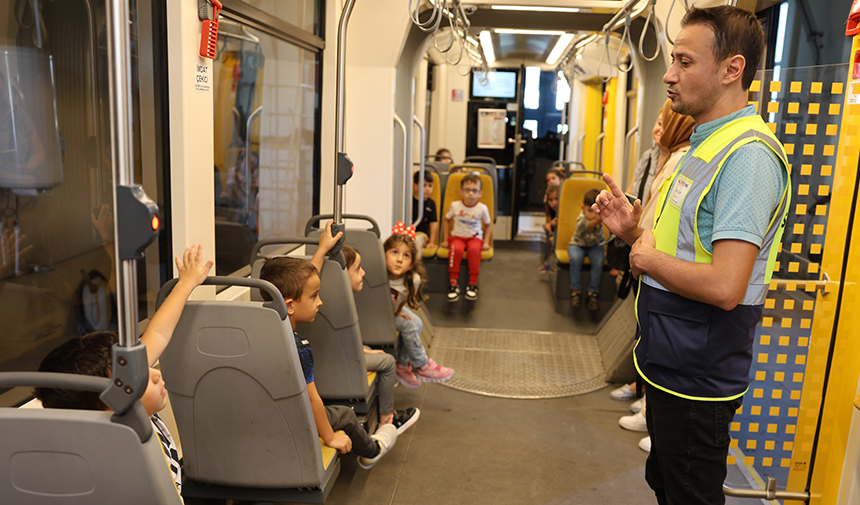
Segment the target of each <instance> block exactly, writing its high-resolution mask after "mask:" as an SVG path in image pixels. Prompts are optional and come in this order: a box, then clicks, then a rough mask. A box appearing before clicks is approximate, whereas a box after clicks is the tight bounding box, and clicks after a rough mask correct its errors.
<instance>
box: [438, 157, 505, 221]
mask: <svg viewBox="0 0 860 505" xmlns="http://www.w3.org/2000/svg"><path fill="white" fill-rule="evenodd" d="M467 172H478V173H480V174H481V175H482V176H483V175H486V176H488V177H489V178H490V179H491V180H492V181H493V182H492V184H491V185H490V186H487V184H486V183H484V193H486V192H487V191H492V193H493V199H494V201H498V199H499V173H498V171H497V170H496V165H495V164H494V163H481V162H465V161H464V162H463V163H459V164H452V165H451V166H450V167H448V180H446V182H445V190H444V192H445V193H447V191H448V189H447V188H448V181H449V180H450V176H451V175H454V174H458V173H467ZM459 191H460V189H459V182H458V183H457V193H458V194H459ZM495 221H496V216H495V214H494V215H493V222H495Z"/></svg>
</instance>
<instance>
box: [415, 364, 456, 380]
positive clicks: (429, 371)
mask: <svg viewBox="0 0 860 505" xmlns="http://www.w3.org/2000/svg"><path fill="white" fill-rule="evenodd" d="M415 375H417V376H418V379H419V380H421V381H422V382H445V381H446V380H448V379H450V378H451V376H452V375H454V369H453V368H448V367H444V366H440V365H439V364H438V363H436V362H435V361H433V360H432V359H431V360H429V361H427V363H426V364H425V365H424V366H422V367H421V368H418V369H416V370H415Z"/></svg>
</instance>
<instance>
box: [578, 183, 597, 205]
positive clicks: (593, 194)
mask: <svg viewBox="0 0 860 505" xmlns="http://www.w3.org/2000/svg"><path fill="white" fill-rule="evenodd" d="M599 194H600V190H599V189H597V188H591V189H589V190H588V191H586V192H585V197H583V199H582V203H584V204H585V205H587V206H589V207H591V206H592V205H594V202H596V201H597V195H599Z"/></svg>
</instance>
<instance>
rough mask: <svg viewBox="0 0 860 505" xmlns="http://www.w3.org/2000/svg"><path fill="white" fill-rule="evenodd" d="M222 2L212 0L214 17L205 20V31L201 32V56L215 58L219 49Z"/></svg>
mask: <svg viewBox="0 0 860 505" xmlns="http://www.w3.org/2000/svg"><path fill="white" fill-rule="evenodd" d="M221 7H222V5H221V2H219V1H218V0H212V8H213V15H212V19H205V20H203V32H202V33H201V34H200V56H202V57H203V58H209V59H210V60H214V59H215V52H216V51H217V49H218V18H219V17H220V15H221Z"/></svg>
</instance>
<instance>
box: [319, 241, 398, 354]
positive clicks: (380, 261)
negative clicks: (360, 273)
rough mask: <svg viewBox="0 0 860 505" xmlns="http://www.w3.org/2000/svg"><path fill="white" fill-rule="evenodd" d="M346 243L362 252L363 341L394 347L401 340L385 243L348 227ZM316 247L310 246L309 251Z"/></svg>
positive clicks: (359, 302)
mask: <svg viewBox="0 0 860 505" xmlns="http://www.w3.org/2000/svg"><path fill="white" fill-rule="evenodd" d="M319 235H320V230H314V231H311V232H310V233H309V234H308V236H309V237H319ZM345 243H346V244H347V245H349V246H352V247H354V248H355V249H356V250H357V251H358V253H359V254H361V267H362V268H363V269H364V273H365V275H364V288H362V290H361V291H359V292H358V293H353V295H355V309H356V311H358V315H359V317H358V325H359V327H360V328H361V340H362V341H363V342H364V344H365V345H373V346H393V345H394V344H396V343H397V328H396V327H395V326H394V309H393V307H392V306H391V287H390V286H389V284H388V267H387V266H386V264H385V252H383V250H382V242H381V241H380V240H379V237H378V236H377V235H376V234H375V233H374V232H372V231H370V230H366V229H362V228H358V229H354V228H346V239H345ZM314 249H315V248H314V247H313V246H308V247H307V252H308V254H312V251H313V250H314Z"/></svg>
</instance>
